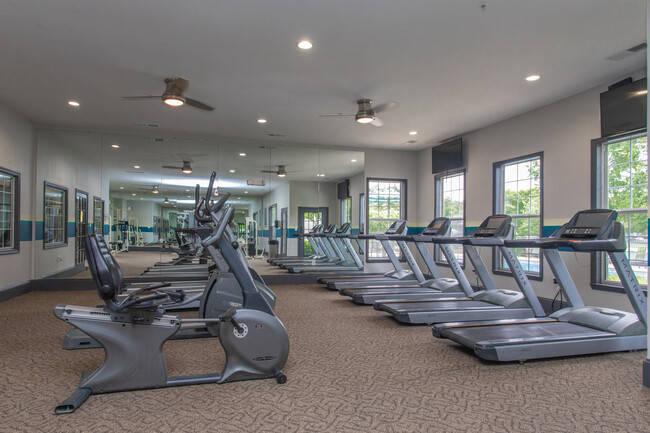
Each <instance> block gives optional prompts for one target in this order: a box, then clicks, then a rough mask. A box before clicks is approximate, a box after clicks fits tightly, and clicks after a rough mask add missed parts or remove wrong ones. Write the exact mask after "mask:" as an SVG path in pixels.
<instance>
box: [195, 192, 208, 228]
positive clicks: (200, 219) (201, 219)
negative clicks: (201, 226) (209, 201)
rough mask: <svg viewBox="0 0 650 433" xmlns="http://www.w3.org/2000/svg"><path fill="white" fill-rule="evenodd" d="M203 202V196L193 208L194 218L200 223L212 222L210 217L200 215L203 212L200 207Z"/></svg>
mask: <svg viewBox="0 0 650 433" xmlns="http://www.w3.org/2000/svg"><path fill="white" fill-rule="evenodd" d="M203 202H205V198H203V197H201V199H200V200H199V201H198V204H197V206H196V207H195V208H194V219H195V220H197V221H198V222H200V223H209V222H212V218H210V217H204V216H202V215H201V214H202V213H203V212H201V208H202V207H203Z"/></svg>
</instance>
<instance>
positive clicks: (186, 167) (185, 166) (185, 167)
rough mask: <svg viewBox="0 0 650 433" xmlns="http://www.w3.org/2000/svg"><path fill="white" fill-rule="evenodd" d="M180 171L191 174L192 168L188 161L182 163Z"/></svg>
mask: <svg viewBox="0 0 650 433" xmlns="http://www.w3.org/2000/svg"><path fill="white" fill-rule="evenodd" d="M181 171H182V172H183V173H185V174H190V173H191V172H192V166H191V165H190V163H189V162H188V161H183V168H182V169H181Z"/></svg>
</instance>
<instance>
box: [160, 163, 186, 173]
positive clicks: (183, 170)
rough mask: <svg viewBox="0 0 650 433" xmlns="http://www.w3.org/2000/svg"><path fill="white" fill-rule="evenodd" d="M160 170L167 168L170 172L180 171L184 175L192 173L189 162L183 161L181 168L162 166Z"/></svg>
mask: <svg viewBox="0 0 650 433" xmlns="http://www.w3.org/2000/svg"><path fill="white" fill-rule="evenodd" d="M162 168H169V169H172V170H180V171H182V172H183V173H185V174H190V173H191V172H192V164H191V161H183V165H182V166H180V167H179V166H177V165H163V166H162Z"/></svg>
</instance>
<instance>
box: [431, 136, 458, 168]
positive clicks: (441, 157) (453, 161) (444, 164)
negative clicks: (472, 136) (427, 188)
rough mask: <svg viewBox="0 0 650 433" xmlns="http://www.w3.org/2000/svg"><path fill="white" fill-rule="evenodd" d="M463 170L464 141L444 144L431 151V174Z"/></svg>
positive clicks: (456, 140)
mask: <svg viewBox="0 0 650 433" xmlns="http://www.w3.org/2000/svg"><path fill="white" fill-rule="evenodd" d="M458 168H463V139H462V138H457V139H455V140H452V141H449V142H447V143H443V144H441V145H440V146H436V147H434V148H433V149H431V173H433V174H436V173H442V172H443V171H449V170H455V169H458Z"/></svg>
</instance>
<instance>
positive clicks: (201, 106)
mask: <svg viewBox="0 0 650 433" xmlns="http://www.w3.org/2000/svg"><path fill="white" fill-rule="evenodd" d="M185 103H186V104H187V105H189V106H191V107H194V108H199V109H201V110H205V111H212V110H214V107H211V106H209V105H208V104H204V103H203V102H200V101H197V100H196V99H192V98H188V97H187V96H186V97H185Z"/></svg>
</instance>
